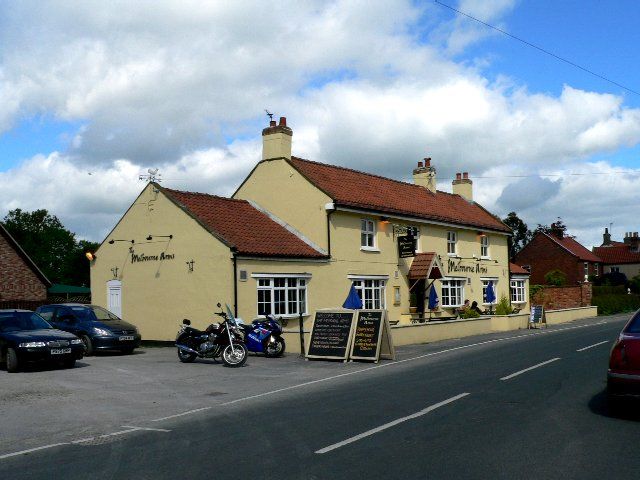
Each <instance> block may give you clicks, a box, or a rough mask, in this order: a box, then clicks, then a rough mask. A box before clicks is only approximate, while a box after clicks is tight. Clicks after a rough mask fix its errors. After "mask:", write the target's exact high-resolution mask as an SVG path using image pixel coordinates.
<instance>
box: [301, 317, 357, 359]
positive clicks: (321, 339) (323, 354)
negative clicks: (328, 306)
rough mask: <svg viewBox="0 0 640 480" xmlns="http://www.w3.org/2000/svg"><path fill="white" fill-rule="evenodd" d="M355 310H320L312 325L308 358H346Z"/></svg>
mask: <svg viewBox="0 0 640 480" xmlns="http://www.w3.org/2000/svg"><path fill="white" fill-rule="evenodd" d="M354 314H355V310H343V309H336V310H318V311H317V312H316V314H315V316H314V318H313V325H312V326H311V338H310V339H309V346H308V347H307V358H325V359H329V360H346V359H347V357H348V355H349V347H350V346H351V338H352V334H353V317H354Z"/></svg>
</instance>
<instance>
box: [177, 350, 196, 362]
mask: <svg viewBox="0 0 640 480" xmlns="http://www.w3.org/2000/svg"><path fill="white" fill-rule="evenodd" d="M196 357H197V355H196V354H195V353H191V352H187V351H186V350H182V349H180V348H179V349H178V359H180V361H181V362H182V363H191V362H193V361H194V360H195V359H196Z"/></svg>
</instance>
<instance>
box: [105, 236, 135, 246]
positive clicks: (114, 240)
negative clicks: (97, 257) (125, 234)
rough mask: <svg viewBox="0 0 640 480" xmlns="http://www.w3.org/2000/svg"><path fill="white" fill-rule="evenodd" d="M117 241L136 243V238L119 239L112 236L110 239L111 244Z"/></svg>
mask: <svg viewBox="0 0 640 480" xmlns="http://www.w3.org/2000/svg"><path fill="white" fill-rule="evenodd" d="M116 242H130V243H135V241H134V240H119V239H117V238H112V239H111V240H109V245H113V244H114V243H116Z"/></svg>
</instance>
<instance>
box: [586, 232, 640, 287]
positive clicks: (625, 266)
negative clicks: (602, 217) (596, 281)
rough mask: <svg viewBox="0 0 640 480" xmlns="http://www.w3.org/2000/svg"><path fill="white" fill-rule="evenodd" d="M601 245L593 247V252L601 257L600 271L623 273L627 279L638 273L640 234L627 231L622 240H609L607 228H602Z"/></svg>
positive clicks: (639, 268)
mask: <svg viewBox="0 0 640 480" xmlns="http://www.w3.org/2000/svg"><path fill="white" fill-rule="evenodd" d="M602 237H603V242H602V245H600V246H599V247H594V248H593V253H594V254H595V255H597V256H598V257H600V258H601V259H602V272H601V273H609V272H620V273H624V274H625V275H626V276H627V278H628V279H631V278H633V277H635V276H636V275H640V236H638V232H627V233H626V234H625V236H624V241H623V242H616V241H613V240H611V234H610V233H609V229H607V228H605V229H604V235H603V236H602Z"/></svg>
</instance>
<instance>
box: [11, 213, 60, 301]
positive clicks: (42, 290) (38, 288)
mask: <svg viewBox="0 0 640 480" xmlns="http://www.w3.org/2000/svg"><path fill="white" fill-rule="evenodd" d="M49 286H51V282H50V281H49V280H48V279H47V277H45V275H44V273H42V272H41V271H40V269H39V268H38V267H37V266H36V264H35V263H33V260H31V258H29V256H28V255H27V254H26V253H25V251H24V250H23V249H22V248H21V247H20V245H18V242H16V241H15V239H14V238H13V237H12V236H11V234H10V233H9V232H8V231H7V229H6V228H4V226H3V225H2V224H1V223H0V302H8V301H13V302H15V301H44V300H46V299H47V288H48V287H49Z"/></svg>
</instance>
